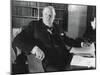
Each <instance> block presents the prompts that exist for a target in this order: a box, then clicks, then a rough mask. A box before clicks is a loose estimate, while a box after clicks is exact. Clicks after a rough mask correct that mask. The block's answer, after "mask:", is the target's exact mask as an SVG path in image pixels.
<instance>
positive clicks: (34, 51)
mask: <svg viewBox="0 0 100 75" xmlns="http://www.w3.org/2000/svg"><path fill="white" fill-rule="evenodd" d="M31 53H32V54H35V55H36V58H38V59H40V60H43V59H44V57H45V54H44V52H43V51H42V50H41V49H40V48H39V47H37V46H35V47H34V48H33V49H32V51H31Z"/></svg>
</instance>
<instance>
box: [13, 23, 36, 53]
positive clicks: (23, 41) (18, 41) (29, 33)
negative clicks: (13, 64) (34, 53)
mask: <svg viewBox="0 0 100 75" xmlns="http://www.w3.org/2000/svg"><path fill="white" fill-rule="evenodd" d="M34 24H35V23H33V22H30V23H29V25H28V26H27V27H26V28H25V29H23V30H22V32H21V33H19V34H18V35H17V36H16V37H15V38H14V40H13V42H12V47H13V49H14V50H15V53H16V47H18V48H19V49H20V50H21V51H22V52H24V53H25V54H30V51H31V50H32V48H33V47H34V45H35V44H34V41H35V40H34V37H33V33H34Z"/></svg>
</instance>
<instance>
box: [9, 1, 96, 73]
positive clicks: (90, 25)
mask: <svg viewBox="0 0 100 75" xmlns="http://www.w3.org/2000/svg"><path fill="white" fill-rule="evenodd" d="M10 4H11V7H10V8H11V10H10V11H11V13H10V14H11V40H10V41H11V51H10V56H11V58H10V60H11V61H10V64H11V66H10V69H11V74H12V75H16V74H35V73H37V74H38V73H51V72H65V71H80V70H95V69H96V5H82V4H69V3H55V2H39V1H23V0H11V3H10Z"/></svg>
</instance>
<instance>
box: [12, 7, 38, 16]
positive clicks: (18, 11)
mask: <svg viewBox="0 0 100 75" xmlns="http://www.w3.org/2000/svg"><path fill="white" fill-rule="evenodd" d="M12 15H13V16H29V17H37V16H38V10H37V8H26V7H12Z"/></svg>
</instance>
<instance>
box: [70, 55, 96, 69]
mask: <svg viewBox="0 0 100 75" xmlns="http://www.w3.org/2000/svg"><path fill="white" fill-rule="evenodd" d="M71 65H75V66H86V67H94V68H95V58H88V57H82V56H79V55H74V56H73V59H72V61H71Z"/></svg>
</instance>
